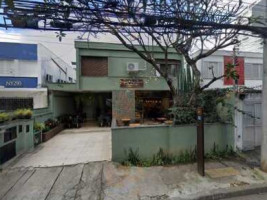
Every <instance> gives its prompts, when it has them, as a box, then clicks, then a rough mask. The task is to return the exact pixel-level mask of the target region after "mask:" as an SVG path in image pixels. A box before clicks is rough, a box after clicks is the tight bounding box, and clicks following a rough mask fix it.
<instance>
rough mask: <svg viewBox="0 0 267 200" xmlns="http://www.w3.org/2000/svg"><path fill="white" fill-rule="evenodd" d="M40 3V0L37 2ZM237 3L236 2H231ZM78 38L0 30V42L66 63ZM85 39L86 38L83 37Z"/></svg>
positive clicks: (101, 39) (106, 39)
mask: <svg viewBox="0 0 267 200" xmlns="http://www.w3.org/2000/svg"><path fill="white" fill-rule="evenodd" d="M39 1H42V0H39ZM233 1H237V0H233ZM254 1H255V0H244V2H245V3H253V2H254ZM0 23H1V18H0ZM78 36H80V34H79V33H67V35H66V37H65V38H63V40H62V42H59V40H58V38H57V37H56V33H55V32H54V31H40V30H23V29H8V30H5V29H4V28H0V42H18V43H35V44H38V43H40V44H43V45H44V46H46V47H47V48H49V49H50V50H51V51H53V52H54V53H55V54H56V55H57V56H58V57H60V58H61V59H62V60H64V61H65V62H66V63H68V64H71V62H75V61H76V52H75V48H74V41H75V40H76V39H77V37H78ZM85 38H86V37H85ZM89 41H98V42H118V40H117V39H116V38H115V37H114V36H112V35H110V34H106V35H100V36H98V38H93V37H90V38H89Z"/></svg>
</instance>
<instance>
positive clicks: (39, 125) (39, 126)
mask: <svg viewBox="0 0 267 200" xmlns="http://www.w3.org/2000/svg"><path fill="white" fill-rule="evenodd" d="M44 129H45V125H44V123H40V122H35V123H34V125H33V130H34V131H42V130H44Z"/></svg>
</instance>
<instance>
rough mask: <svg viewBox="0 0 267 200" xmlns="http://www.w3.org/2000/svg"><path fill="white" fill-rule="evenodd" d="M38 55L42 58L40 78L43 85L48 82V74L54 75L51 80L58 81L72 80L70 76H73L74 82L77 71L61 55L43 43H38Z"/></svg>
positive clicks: (40, 60) (40, 61)
mask: <svg viewBox="0 0 267 200" xmlns="http://www.w3.org/2000/svg"><path fill="white" fill-rule="evenodd" d="M38 56H39V58H40V59H39V63H40V67H41V69H40V70H41V71H40V79H41V83H42V85H46V84H47V81H46V75H47V74H48V75H52V76H53V78H52V81H50V82H58V80H61V81H64V82H70V81H69V77H70V78H72V80H73V81H72V82H75V80H76V72H75V70H74V69H73V67H72V66H70V65H69V64H67V63H65V62H64V61H63V60H62V59H61V58H60V57H58V56H57V55H55V54H54V53H53V52H52V51H51V50H49V49H48V48H46V47H45V46H43V45H42V44H39V45H38Z"/></svg>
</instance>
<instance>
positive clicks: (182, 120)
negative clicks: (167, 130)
mask: <svg viewBox="0 0 267 200" xmlns="http://www.w3.org/2000/svg"><path fill="white" fill-rule="evenodd" d="M229 91H230V90H229V89H215V90H206V91H204V92H202V93H201V94H199V95H198V96H197V106H200V107H203V108H204V120H205V122H206V123H215V122H232V109H230V108H229V106H228V104H227V103H226V101H227V99H229V98H230V97H229V95H230V94H229ZM189 98H190V96H189V95H184V96H183V102H182V103H181V104H182V105H181V106H180V107H173V108H170V109H169V111H170V113H169V114H170V115H172V116H174V121H175V124H176V125H180V124H192V123H195V122H196V109H195V108H194V107H192V106H188V105H187V102H188V101H189ZM219 105H220V108H221V110H218V106H219ZM222 110H223V112H224V113H225V116H224V117H223V118H222V117H221V116H220V115H221V112H222Z"/></svg>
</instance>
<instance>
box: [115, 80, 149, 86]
mask: <svg viewBox="0 0 267 200" xmlns="http://www.w3.org/2000/svg"><path fill="white" fill-rule="evenodd" d="M120 87H121V88H142V87H144V81H143V80H142V79H121V80H120Z"/></svg>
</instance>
